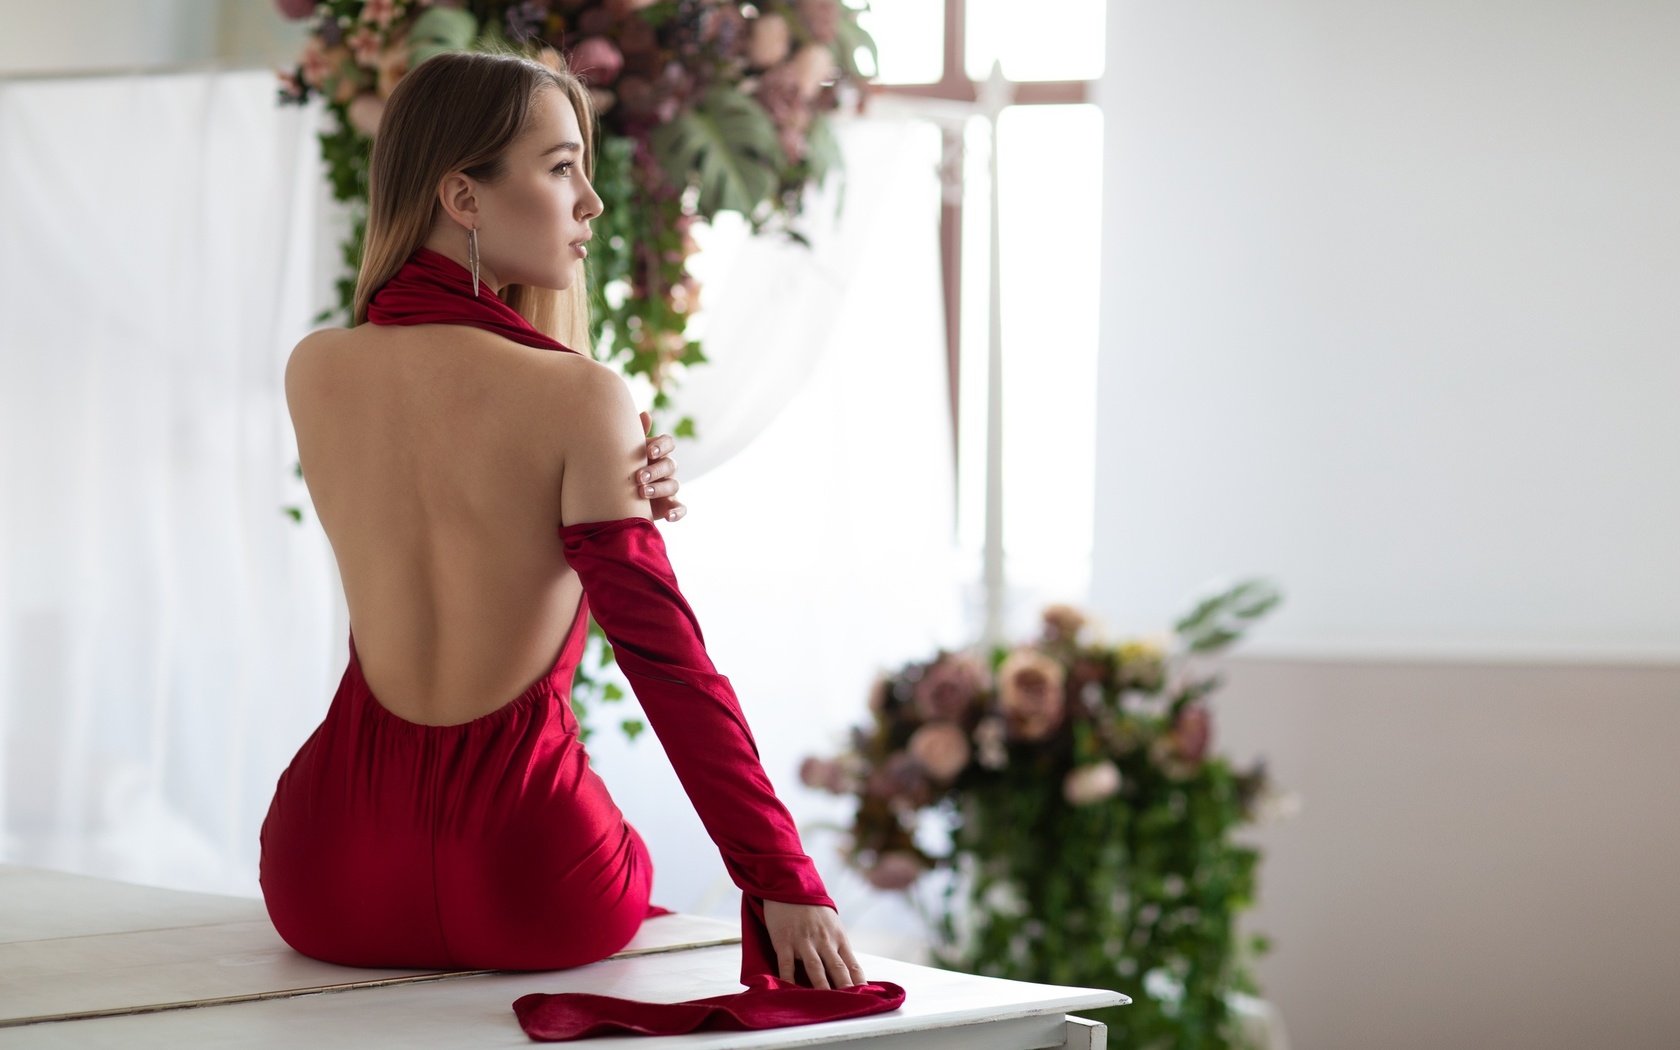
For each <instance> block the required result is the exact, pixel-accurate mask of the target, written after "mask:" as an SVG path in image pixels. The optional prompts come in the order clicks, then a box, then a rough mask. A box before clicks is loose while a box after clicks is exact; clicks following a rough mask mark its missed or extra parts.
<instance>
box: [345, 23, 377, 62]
mask: <svg viewBox="0 0 1680 1050" xmlns="http://www.w3.org/2000/svg"><path fill="white" fill-rule="evenodd" d="M344 44H345V46H346V47H348V48H349V49H350V53H351V54H353V55H355V56H356V61H357V62H358V63H360V64H361V65H364V66H371V65H373V64H375V63H376V62H378V61H379V55H380V52H381V51H382V50H383V49H384V47H385V42H384V41H383V40H381V39H380V38H379V34H378V33H377V32H375V31H374V30H373V29H372V28H370V27H368V26H357V27H356V31H355V32H354V33H351V34H350V36H349V38H348V39H347V40H345V41H344Z"/></svg>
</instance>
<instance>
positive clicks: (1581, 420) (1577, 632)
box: [1094, 0, 1680, 657]
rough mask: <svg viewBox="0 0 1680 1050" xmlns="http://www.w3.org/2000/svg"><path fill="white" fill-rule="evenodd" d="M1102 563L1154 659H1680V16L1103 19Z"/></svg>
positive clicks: (1588, 8) (1559, 7) (1294, 6)
mask: <svg viewBox="0 0 1680 1050" xmlns="http://www.w3.org/2000/svg"><path fill="white" fill-rule="evenodd" d="M1112 15H1113V17H1112V18H1111V20H1110V27H1111V28H1110V54H1109V58H1108V69H1109V71H1110V72H1109V75H1108V78H1107V79H1106V80H1105V82H1104V83H1103V86H1102V101H1103V106H1104V110H1105V115H1106V119H1107V128H1108V131H1107V136H1106V138H1107V164H1108V169H1109V175H1108V185H1107V191H1106V195H1105V197H1104V200H1103V213H1104V217H1103V224H1104V233H1105V254H1104V259H1103V269H1104V277H1103V302H1102V317H1101V321H1100V325H1101V341H1102V356H1101V364H1100V372H1101V379H1100V404H1101V406H1102V408H1101V412H1100V419H1099V424H1098V427H1099V437H1098V455H1099V460H1098V471H1099V477H1100V479H1101V482H1100V486H1099V487H1100V489H1101V492H1100V493H1099V504H1098V509H1097V521H1098V523H1099V535H1100V536H1102V537H1104V539H1105V540H1106V542H1103V541H1099V545H1098V549H1097V550H1096V552H1095V557H1094V561H1095V567H1094V576H1095V586H1096V590H1097V592H1098V594H1099V596H1101V597H1100V598H1099V601H1100V602H1101V604H1102V605H1103V606H1104V608H1105V611H1106V612H1108V613H1109V614H1110V615H1111V616H1112V617H1113V618H1114V620H1115V621H1116V622H1117V623H1120V624H1123V625H1126V626H1136V627H1145V626H1153V625H1155V624H1157V623H1159V622H1160V621H1161V620H1162V619H1163V618H1164V617H1166V616H1167V615H1169V614H1170V613H1172V612H1174V611H1176V610H1177V609H1178V608H1179V607H1180V605H1181V604H1182V602H1183V599H1184V596H1185V595H1186V594H1187V593H1188V592H1189V591H1190V590H1192V589H1193V588H1195V587H1197V586H1198V585H1200V584H1202V583H1203V582H1204V581H1205V580H1208V579H1209V578H1211V577H1215V576H1220V575H1243V574H1248V573H1267V574H1271V575H1273V576H1275V577H1276V578H1277V579H1279V580H1280V581H1281V582H1282V583H1283V585H1284V586H1285V588H1286V589H1287V591H1288V595H1289V601H1288V604H1287V607H1286V608H1285V609H1283V610H1282V611H1280V613H1279V614H1278V615H1277V616H1276V618H1275V622H1273V623H1272V624H1270V625H1268V627H1267V629H1266V630H1265V631H1263V632H1262V633H1261V635H1260V636H1259V638H1258V639H1257V645H1258V646H1259V647H1260V648H1270V649H1271V650H1272V651H1280V650H1282V651H1289V652H1293V653H1349V652H1355V653H1357V652H1370V651H1377V652H1382V653H1390V654H1393V653H1410V654H1423V653H1433V654H1444V653H1453V654H1464V653H1469V654H1484V655H1486V654H1499V655H1518V656H1527V655H1545V654H1556V653H1559V652H1567V653H1570V654H1577V655H1579V654H1591V655H1599V656H1625V655H1641V656H1647V657H1649V656H1658V657H1672V656H1677V655H1680V603H1677V602H1675V601H1674V600H1673V586H1674V583H1675V581H1676V579H1677V578H1680V544H1677V543H1676V542H1675V539H1674V538H1675V537H1676V536H1680V482H1677V481H1676V478H1680V440H1677V439H1680V432H1677V430H1676V424H1675V417H1674V404H1675V400H1676V395H1677V393H1680V352H1677V351H1680V194H1677V193H1676V192H1675V187H1677V186H1680V134H1676V129H1677V128H1680V63H1677V62H1676V61H1675V56H1676V55H1677V54H1680V5H1676V4H1673V3H1668V2H1665V0H1632V2H1620V3H1605V2H1599V0H1570V2H1553V3H1544V4H1537V3H1517V2H1511V0H1506V2H1487V0H1477V2H1472V3H1466V2H1463V0H1429V2H1417V3H1407V4H1384V3H1345V2H1343V3H1329V2H1323V0H1307V2H1295V3H1273V4H1253V3H1234V2H1222V0H1197V2H1185V3H1172V4H1136V3H1125V4H1120V5H1117V6H1116V7H1115V8H1113V9H1112Z"/></svg>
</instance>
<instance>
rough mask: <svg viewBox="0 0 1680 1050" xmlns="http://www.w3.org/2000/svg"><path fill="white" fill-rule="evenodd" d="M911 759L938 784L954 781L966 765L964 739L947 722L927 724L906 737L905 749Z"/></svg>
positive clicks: (967, 753) (966, 743) (954, 726)
mask: <svg viewBox="0 0 1680 1050" xmlns="http://www.w3.org/2000/svg"><path fill="white" fill-rule="evenodd" d="M907 750H908V751H909V752H910V755H911V757H912V758H914V759H915V760H916V762H917V763H918V764H919V765H921V767H922V768H923V769H924V770H926V771H927V775H928V776H930V777H932V778H933V779H934V780H937V781H939V782H941V783H945V782H948V781H951V780H954V779H956V776H957V774H958V773H961V772H962V771H963V767H965V766H967V765H968V755H969V748H968V737H967V736H966V735H965V734H964V733H963V731H962V728H961V727H960V726H958V725H956V724H954V723H951V722H929V723H928V724H927V725H925V726H922V727H921V728H920V729H918V730H916V731H915V732H914V733H912V734H910V743H909V745H908V747H907Z"/></svg>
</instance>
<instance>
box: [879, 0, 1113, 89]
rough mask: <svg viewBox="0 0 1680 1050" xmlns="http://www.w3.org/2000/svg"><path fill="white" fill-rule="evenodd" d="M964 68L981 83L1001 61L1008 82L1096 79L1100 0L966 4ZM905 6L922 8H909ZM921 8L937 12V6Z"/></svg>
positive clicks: (999, 0)
mask: <svg viewBox="0 0 1680 1050" xmlns="http://www.w3.org/2000/svg"><path fill="white" fill-rule="evenodd" d="M966 4H967V12H968V42H967V46H966V52H967V54H966V56H965V64H966V66H967V68H968V76H969V79H971V80H985V79H986V77H987V76H988V75H989V74H990V73H991V71H992V60H993V59H1002V60H1003V75H1004V76H1006V77H1008V78H1009V79H1010V80H1095V79H1096V78H1097V77H1100V76H1102V71H1103V38H1104V33H1103V30H1104V26H1103V0H1034V2H1033V3H1032V4H1030V5H1028V4H1018V3H1005V2H1004V0H966ZM905 6H907V7H919V6H923V5H922V4H916V3H909V4H906V5H905ZM925 6H928V7H932V8H935V9H937V8H939V7H940V6H941V5H940V4H938V3H927V4H926V5H925Z"/></svg>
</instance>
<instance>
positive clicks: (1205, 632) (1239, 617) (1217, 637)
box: [1174, 580, 1282, 653]
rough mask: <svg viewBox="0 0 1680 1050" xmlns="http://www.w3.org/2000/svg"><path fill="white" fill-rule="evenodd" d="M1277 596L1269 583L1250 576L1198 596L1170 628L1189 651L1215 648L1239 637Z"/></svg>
mask: <svg viewBox="0 0 1680 1050" xmlns="http://www.w3.org/2000/svg"><path fill="white" fill-rule="evenodd" d="M1281 598H1282V595H1280V594H1278V592H1277V590H1276V589H1275V588H1274V587H1272V586H1271V585H1270V584H1268V583H1266V582H1265V581H1263V580H1251V581H1249V582H1247V583H1243V584H1239V585H1237V586H1236V587H1233V588H1231V589H1230V590H1227V591H1222V592H1220V593H1218V594H1213V595H1210V596H1208V597H1207V598H1204V599H1202V600H1201V601H1200V602H1198V603H1197V604H1196V607H1195V608H1193V609H1191V610H1190V611H1189V612H1188V613H1185V614H1184V616H1183V617H1181V618H1180V619H1179V621H1178V623H1177V624H1175V625H1174V629H1175V630H1176V631H1177V632H1178V636H1179V637H1180V638H1183V639H1184V640H1185V641H1186V642H1187V643H1188V644H1189V648H1190V651H1191V652H1197V653H1211V652H1217V651H1218V650H1220V649H1223V648H1225V647H1226V646H1228V645H1230V644H1231V643H1232V642H1234V641H1236V640H1237V639H1239V638H1241V637H1242V635H1243V632H1244V631H1245V630H1247V629H1248V625H1249V624H1250V623H1252V622H1254V621H1255V620H1257V619H1259V618H1260V617H1262V616H1264V615H1266V613H1268V612H1270V611H1271V609H1272V606H1274V605H1276V604H1277V603H1278V601H1279V600H1280V599H1281Z"/></svg>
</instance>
